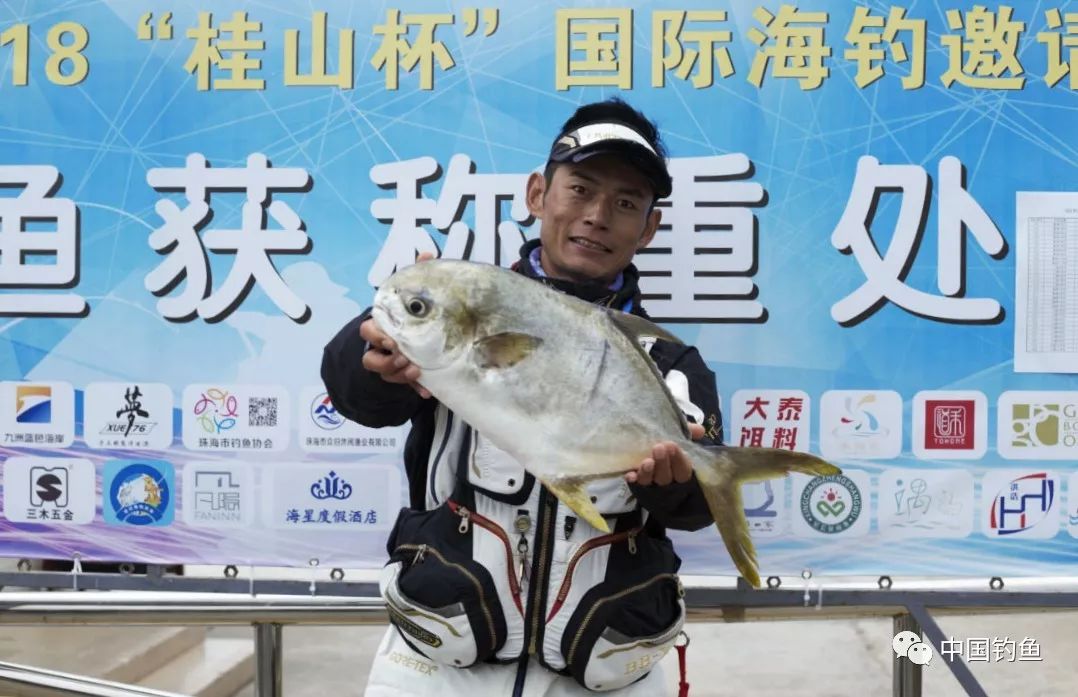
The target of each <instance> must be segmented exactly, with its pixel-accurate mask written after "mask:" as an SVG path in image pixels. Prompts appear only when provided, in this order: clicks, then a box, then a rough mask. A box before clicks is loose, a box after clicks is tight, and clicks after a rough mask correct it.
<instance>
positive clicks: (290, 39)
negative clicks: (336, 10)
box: [284, 12, 356, 90]
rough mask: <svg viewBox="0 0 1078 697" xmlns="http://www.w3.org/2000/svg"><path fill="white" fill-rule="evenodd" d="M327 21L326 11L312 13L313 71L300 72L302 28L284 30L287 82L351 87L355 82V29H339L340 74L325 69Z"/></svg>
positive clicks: (285, 79) (338, 66) (338, 64)
mask: <svg viewBox="0 0 1078 697" xmlns="http://www.w3.org/2000/svg"><path fill="white" fill-rule="evenodd" d="M326 24H327V15H326V13H325V12H315V13H314V15H313V16H312V17H311V72H310V73H308V74H306V75H300V73H299V30H298V29H289V30H288V31H286V32H285V33H284V84H285V85H289V86H291V85H311V86H317V85H321V86H327V87H340V88H341V89H342V90H350V89H352V86H353V80H352V72H353V69H354V66H353V63H354V52H353V50H352V47H353V45H354V44H355V40H356V31H355V29H341V30H340V31H338V32H337V42H338V45H337V70H338V72H337V74H336V75H333V74H331V73H328V72H326Z"/></svg>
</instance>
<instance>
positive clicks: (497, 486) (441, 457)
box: [379, 341, 703, 691]
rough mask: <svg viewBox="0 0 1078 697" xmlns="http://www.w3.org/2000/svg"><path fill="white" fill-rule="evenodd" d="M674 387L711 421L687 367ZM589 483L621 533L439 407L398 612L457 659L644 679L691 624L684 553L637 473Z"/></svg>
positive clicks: (402, 622) (609, 679)
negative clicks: (659, 523) (655, 519)
mask: <svg viewBox="0 0 1078 697" xmlns="http://www.w3.org/2000/svg"><path fill="white" fill-rule="evenodd" d="M652 343H653V341H649V342H648V343H646V344H645V345H644V348H645V350H650V349H651V345H652ZM659 368H660V371H662V370H663V366H662V365H660V366H659ZM666 382H667V384H668V386H669V387H670V389H671V392H672V393H673V395H674V397H675V399H676V400H677V401H678V404H679V405H680V406H681V408H682V410H683V411H684V412H685V413H686V414H687V415H688V416H690V417H693V418H694V420H696V421H697V422H698V423H699V422H701V421H702V417H703V414H702V412H701V410H700V409H699V408H698V407H696V406H695V405H693V404H692V403H691V402H690V400H689V391H688V380H687V378H686V377H685V375H684V374H682V373H680V372H679V371H676V370H669V371H667V372H666ZM587 490H588V493H589V494H590V495H591V499H592V502H593V503H594V505H595V507H596V508H597V509H598V510H599V512H600V513H601V514H602V515H603V517H604V518H605V519H606V521H607V523H608V525H609V527H610V532H609V533H603V532H601V531H599V530H597V529H595V528H593V527H592V526H591V525H589V524H588V523H587V522H585V521H583V520H580V519H577V518H576V516H575V514H574V513H573V511H572V510H570V509H569V508H567V507H566V506H564V505H563V504H561V503H560V502H559V501H558V500H557V499H556V498H555V497H554V496H553V495H552V494H551V493H550V492H549V491H547V490H546V489H545V488H544V487H542V486H541V484H540V483H539V482H537V481H536V480H535V478H534V477H533V476H532V475H531V474H529V473H528V472H526V471H525V470H524V468H523V467H522V466H521V465H520V463H518V462H517V461H516V460H515V459H513V458H512V457H511V456H510V455H508V454H507V453H505V452H503V451H502V450H500V449H499V448H497V447H496V446H495V445H494V444H493V443H491V442H490V441H489V440H488V439H487V438H485V437H484V436H483V434H481V433H478V432H476V431H475V430H474V429H472V428H471V427H470V426H468V424H466V423H463V422H462V421H461V420H460V419H459V418H458V417H457V416H456V415H455V414H454V413H453V412H452V411H450V410H449V409H447V408H446V407H445V406H444V405H442V404H438V405H437V406H436V407H435V414H434V437H433V441H432V443H431V448H430V455H429V460H428V466H427V481H426V508H425V510H415V509H411V508H406V509H403V510H402V511H401V513H400V515H399V517H398V519H397V521H396V524H395V525H394V527H393V530H392V532H391V533H390V536H389V541H388V543H387V551H388V552H389V562H388V563H387V565H386V566H385V568H384V569H383V571H382V574H381V577H380V582H379V586H380V590H381V593H382V596H383V597H384V599H385V601H386V605H387V608H388V611H389V616H390V621H391V622H392V623H393V625H394V626H396V628H397V629H398V630H399V631H400V633H401V636H402V637H403V638H404V639H405V641H407V642H408V644H409V645H410V646H411V647H412V648H413V649H414V650H415V651H417V652H419V653H421V654H423V655H425V656H426V657H428V658H429V659H431V660H432V661H436V662H438V663H441V664H444V665H448V666H455V667H460V668H465V667H467V666H471V665H474V664H476V663H478V662H481V661H485V662H496V663H513V662H516V661H518V660H520V659H521V658H522V657H526V656H535V657H536V658H537V659H538V660H539V662H540V663H542V664H543V665H544V666H546V667H547V668H548V669H550V670H553V671H556V672H558V673H561V674H564V675H571V676H572V677H573V678H574V679H575V680H576V681H577V682H578V683H580V684H581V685H584V686H585V687H587V688H589V689H591V690H596V691H607V690H614V689H618V688H620V687H623V686H625V685H628V684H630V683H632V682H635V681H636V680H639V679H641V678H642V677H644V676H645V675H647V674H648V672H650V670H651V669H652V667H654V666H655V665H656V664H657V663H658V662H659V660H660V659H661V658H662V657H663V656H664V655H665V654H666V652H667V651H669V650H670V648H671V647H672V646H673V645H674V642H675V640H676V639H677V636H678V634H679V633H680V631H681V628H682V625H683V623H684V621H685V603H684V600H683V595H684V592H683V589H682V587H681V582H680V580H679V578H678V575H677V571H678V568H679V566H680V563H681V562H680V559H679V558H678V557H677V555H676V554H675V553H674V550H673V546H672V545H671V543H670V540H669V539H667V538H666V536H665V535H661V536H657V535H653V534H649V532H648V530H646V529H645V523H646V522H647V512H646V511H645V510H643V509H642V508H640V507H639V506H638V505H637V504H636V501H635V497H634V496H633V493H632V491H631V489H630V488H629V486H628V484H627V483H626V482H625V481H624V479H623V478H621V477H611V478H607V479H599V480H594V481H593V482H591V483H590V484H589V485H588V486H587Z"/></svg>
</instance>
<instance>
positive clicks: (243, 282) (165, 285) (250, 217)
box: [145, 153, 310, 322]
mask: <svg viewBox="0 0 1078 697" xmlns="http://www.w3.org/2000/svg"><path fill="white" fill-rule="evenodd" d="M146 181H147V182H148V183H149V184H150V186H152V187H153V188H154V189H157V190H158V191H182V192H183V193H184V196H185V198H186V203H187V205H186V206H184V207H183V208H180V207H179V206H177V205H176V203H175V202H174V201H172V200H169V199H161V200H159V201H158V202H157V204H156V206H155V210H156V211H157V213H158V215H160V216H161V219H162V220H163V223H162V225H161V226H160V227H158V228H156V229H155V230H154V231H153V232H152V233H151V234H150V238H149V242H150V246H151V247H153V248H154V249H155V250H157V251H158V252H159V253H161V254H164V255H165V260H164V261H162V262H161V264H160V265H158V267H157V268H156V269H154V270H153V271H151V272H150V273H149V274H147V276H146V281H145V285H146V289H147V290H149V291H151V292H153V293H154V294H156V295H163V294H167V293H168V292H169V291H171V290H172V289H173V288H174V287H175V285H176V284H177V283H178V282H179V281H180V280H181V279H186V283H185V286H184V288H183V291H182V292H181V293H180V294H179V295H177V296H175V297H163V298H161V299H160V300H158V302H157V309H158V311H159V312H160V313H161V315H162V316H163V317H165V318H166V319H169V320H173V321H188V320H191V319H194V317H195V316H196V315H198V316H201V317H202V318H203V319H205V320H207V321H211V322H215V321H218V320H221V319H224V318H225V317H227V316H228V315H229V314H231V313H232V311H233V310H235V309H236V308H237V307H239V305H240V304H241V303H242V301H243V299H244V297H246V292H247V290H248V289H249V288H250V286H251V284H252V283H255V284H258V285H259V286H260V287H261V288H262V290H263V291H264V292H265V293H266V295H267V296H269V298H270V300H272V301H273V302H274V304H276V305H277V307H279V308H280V309H281V310H283V311H284V313H285V314H287V315H288V316H289V317H291V318H292V319H293V320H296V321H299V322H302V321H306V318H307V316H308V314H309V312H310V311H309V308H308V307H307V305H306V303H304V302H303V301H302V300H301V299H300V298H299V297H297V296H296V294H295V293H293V292H292V290H291V289H290V288H289V287H288V286H287V285H286V284H285V282H284V280H283V279H282V278H281V277H280V275H279V274H278V273H277V269H276V268H274V266H273V262H272V261H271V259H270V254H273V253H293V254H294V253H305V252H306V251H307V250H308V249H309V248H310V238H308V237H307V233H306V232H304V230H303V221H302V220H300V218H299V216H298V215H296V213H295V211H293V210H292V208H291V207H290V206H289V205H288V204H287V203H284V202H283V201H270V198H271V194H272V193H273V192H274V191H303V190H306V188H307V187H308V185H309V184H310V176H309V175H308V174H307V172H306V171H305V170H303V169H301V168H298V167H271V166H270V163H269V162H268V161H267V160H266V157H265V156H264V155H261V154H258V153H256V154H253V155H251V156H249V157H248V158H247V166H246V167H243V168H221V167H210V166H209V163H207V162H206V158H205V157H203V156H202V155H201V154H199V153H192V154H191V155H188V156H187V164H186V166H185V167H158V168H154V169H151V170H150V171H149V172H147V173H146ZM237 189H239V190H243V191H245V192H246V194H247V198H246V201H245V202H244V204H243V208H242V214H241V220H240V223H241V224H240V227H239V228H238V229H223V228H213V229H207V230H205V231H204V233H203V235H202V237H201V238H199V231H200V230H201V229H202V228H203V226H204V225H205V224H206V221H207V220H208V219H209V216H210V193H211V192H213V191H235V190H237ZM267 212H268V213H269V218H271V219H272V220H273V221H275V222H276V223H277V224H278V225H280V228H278V229H270V228H267V227H266V224H267V221H266V213H267ZM203 245H205V249H208V250H210V251H212V252H217V253H223V254H231V255H234V256H235V261H234V262H233V264H232V268H231V269H230V270H229V273H228V276H227V277H226V278H225V281H224V283H222V284H221V286H220V287H219V288H218V289H216V290H214V289H213V288H212V283H211V278H210V266H209V261H208V259H207V258H206V253H205V250H204V249H203Z"/></svg>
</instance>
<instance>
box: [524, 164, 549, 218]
mask: <svg viewBox="0 0 1078 697" xmlns="http://www.w3.org/2000/svg"><path fill="white" fill-rule="evenodd" d="M544 196H546V178H545V177H544V176H543V173H542V172H532V173H531V174H530V175H528V185H527V188H526V189H525V195H524V199H525V201H526V202H527V204H528V212H529V213H531V214H532V216H534V217H535V218H538V219H540V220H541V219H542V218H543V197H544Z"/></svg>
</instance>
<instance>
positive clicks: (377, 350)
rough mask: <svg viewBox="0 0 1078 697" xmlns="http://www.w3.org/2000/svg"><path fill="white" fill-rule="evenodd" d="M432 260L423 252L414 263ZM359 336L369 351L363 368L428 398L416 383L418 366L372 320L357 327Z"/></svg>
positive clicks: (364, 355) (423, 388)
mask: <svg viewBox="0 0 1078 697" xmlns="http://www.w3.org/2000/svg"><path fill="white" fill-rule="evenodd" d="M433 258H434V255H433V254H430V253H429V252H424V253H423V254H420V255H419V256H418V257H417V258H416V263H417V264H418V263H419V262H423V261H427V260H428V259H433ZM359 335H360V336H361V337H363V340H364V341H366V342H367V343H368V344H369V345H370V349H368V351H367V352H366V353H364V354H363V367H364V368H366V369H367V370H369V371H371V372H372V373H378V375H380V376H381V377H382V379H383V380H385V381H386V382H394V383H398V384H401V385H410V386H411V387H412V389H414V390H415V391H416V392H418V393H419V396H420V397H422V398H423V399H429V398H430V392H428V391H427V389H426V388H425V387H423V386H422V385H420V384H419V382H418V380H419V366H417V365H415V364H414V363H412V362H411V361H409V360H408V359H407V358H405V357H404V355H402V354H401V352H400V351H399V350H398V349H397V344H396V342H395V341H393V339H390V338H389V336H388V335H387V334H386V333H385V332H383V331H382V330H381V329H379V328H378V325H377V324H376V323H375V321H374V320H373V319H368V320H367V321H365V322H363V324H361V325H359Z"/></svg>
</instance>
